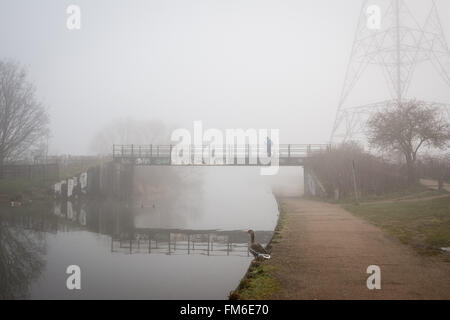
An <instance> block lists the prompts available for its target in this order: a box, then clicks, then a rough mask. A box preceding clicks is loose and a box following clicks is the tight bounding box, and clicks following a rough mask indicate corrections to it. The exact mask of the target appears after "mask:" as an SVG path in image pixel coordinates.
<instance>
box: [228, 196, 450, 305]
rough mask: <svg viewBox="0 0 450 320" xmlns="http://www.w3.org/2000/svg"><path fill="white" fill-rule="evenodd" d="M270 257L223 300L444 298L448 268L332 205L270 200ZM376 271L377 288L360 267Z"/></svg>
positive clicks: (448, 294)
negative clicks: (273, 213) (275, 210)
mask: <svg viewBox="0 0 450 320" xmlns="http://www.w3.org/2000/svg"><path fill="white" fill-rule="evenodd" d="M277 201H278V203H279V207H280V213H281V214H280V219H279V222H278V225H277V232H276V233H275V234H274V238H273V240H272V241H271V243H270V249H271V259H270V260H267V261H263V262H260V263H256V264H253V265H251V266H250V268H249V270H248V272H247V274H246V275H245V277H244V278H243V279H242V280H241V282H240V284H239V286H238V288H237V289H236V290H235V291H233V292H232V293H230V299H449V298H450V279H449V278H448V274H449V272H450V266H449V265H448V263H445V262H444V261H443V260H442V257H429V256H421V255H419V254H418V253H417V252H416V251H414V249H412V248H411V247H409V246H407V245H405V244H403V243H401V242H400V241H399V240H398V239H396V238H394V237H392V236H390V235H388V234H387V233H385V232H383V231H382V230H381V229H379V228H377V227H376V226H374V225H372V224H370V223H369V222H367V221H365V220H363V219H360V218H358V217H355V216H354V215H352V214H350V213H349V212H347V211H346V210H344V209H343V208H341V207H340V206H339V205H335V204H329V203H323V202H318V201H311V200H306V199H302V198H283V197H277ZM371 265H377V266H379V267H380V269H381V290H369V289H368V288H367V284H366V283H367V278H368V277H369V276H370V275H369V274H367V268H368V267H369V266H371Z"/></svg>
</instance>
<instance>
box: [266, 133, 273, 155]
mask: <svg viewBox="0 0 450 320" xmlns="http://www.w3.org/2000/svg"><path fill="white" fill-rule="evenodd" d="M267 155H268V156H269V157H271V156H272V140H270V138H269V137H267Z"/></svg>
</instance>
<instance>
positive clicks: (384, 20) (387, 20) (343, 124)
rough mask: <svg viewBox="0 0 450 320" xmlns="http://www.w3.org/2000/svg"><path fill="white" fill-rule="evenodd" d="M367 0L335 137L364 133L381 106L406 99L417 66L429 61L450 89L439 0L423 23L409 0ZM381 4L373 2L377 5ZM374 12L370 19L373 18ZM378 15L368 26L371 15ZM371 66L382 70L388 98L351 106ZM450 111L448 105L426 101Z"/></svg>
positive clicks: (448, 58)
mask: <svg viewBox="0 0 450 320" xmlns="http://www.w3.org/2000/svg"><path fill="white" fill-rule="evenodd" d="M370 2H371V4H370V5H369V1H368V0H365V1H364V3H363V6H362V9H361V13H360V18H359V22H358V26H357V30H356V35H355V39H354V43H353V49H352V53H351V58H350V62H349V65H348V67H347V73H346V76H345V81H344V86H343V89H342V93H341V97H340V100H339V105H338V108H337V113H336V118H335V122H334V125H333V129H332V133H331V141H332V142H337V141H345V140H348V139H355V137H357V136H358V135H360V134H361V133H362V132H363V131H364V127H365V124H366V120H367V118H368V116H369V115H370V114H371V113H373V112H376V111H377V110H380V109H381V108H385V107H390V106H395V105H396V104H398V103H399V102H402V101H405V100H408V89H409V87H410V84H411V80H412V76H413V73H414V71H415V69H416V66H417V65H418V64H420V63H423V62H431V64H432V65H433V66H434V67H435V69H436V70H437V72H438V74H439V75H440V76H441V77H442V79H443V81H444V82H445V83H446V84H447V85H448V86H449V87H450V51H449V47H448V45H447V42H446V39H445V35H444V32H443V29H442V25H441V22H440V19H439V14H438V8H437V6H436V2H435V0H431V1H430V3H431V10H430V11H429V14H428V17H427V19H426V20H425V23H424V24H422V25H420V24H419V22H418V21H417V19H416V18H415V17H414V16H413V15H412V12H411V10H410V9H409V7H408V6H407V4H406V1H405V0H378V1H376V0H372V1H370ZM374 2H375V3H377V5H375V6H374V5H373V3H374ZM370 15H372V17H371V16H370ZM377 18H380V19H381V20H380V23H379V24H378V25H377V24H376V23H375V24H373V25H370V21H369V20H368V19H377ZM369 65H376V66H378V67H380V68H381V69H382V71H383V75H384V77H385V82H386V83H387V85H388V88H389V91H390V97H385V98H384V99H383V100H381V101H378V102H374V103H370V104H367V105H363V106H349V105H348V104H349V103H348V102H347V101H348V98H349V95H350V94H351V92H352V90H353V89H354V87H355V85H356V84H357V83H358V81H359V80H360V78H361V76H362V75H363V74H364V72H365V71H366V69H367V67H368V66H369ZM424 103H425V104H426V105H434V106H438V107H440V108H442V109H443V112H447V113H450V112H449V110H450V107H449V106H448V105H447V104H445V103H436V102H429V101H427V102H424Z"/></svg>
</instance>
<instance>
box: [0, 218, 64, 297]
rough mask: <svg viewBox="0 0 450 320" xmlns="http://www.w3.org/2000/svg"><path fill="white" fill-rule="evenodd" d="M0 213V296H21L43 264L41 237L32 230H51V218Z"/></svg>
mask: <svg viewBox="0 0 450 320" xmlns="http://www.w3.org/2000/svg"><path fill="white" fill-rule="evenodd" d="M37 218H38V219H32V218H30V216H29V215H23V214H16V215H14V214H6V213H3V214H1V215H0V299H24V298H27V297H28V296H29V289H30V283H31V282H32V281H33V280H35V279H36V278H37V277H38V276H39V275H40V273H41V271H42V269H43V267H44V264H45V263H44V260H43V257H42V256H43V254H44V248H45V245H44V241H43V238H42V236H41V234H40V233H37V232H35V230H37V229H38V230H44V229H45V230H48V231H53V230H55V225H54V224H53V223H52V221H46V220H45V219H42V216H38V217H37Z"/></svg>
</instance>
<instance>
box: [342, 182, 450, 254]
mask: <svg viewBox="0 0 450 320" xmlns="http://www.w3.org/2000/svg"><path fill="white" fill-rule="evenodd" d="M437 193H439V194H441V195H443V194H445V192H444V191H441V192H438V191H435V192H434V194H437ZM447 194H448V193H447ZM410 198H411V199H412V198H414V199H415V200H414V201H389V202H380V203H360V204H359V205H355V204H347V205H345V206H344V208H345V209H346V210H348V211H350V212H351V213H353V214H354V215H356V216H358V217H361V218H363V219H365V220H367V221H369V222H371V223H373V224H375V225H376V226H378V227H380V228H381V229H383V230H384V231H386V232H387V233H389V234H390V235H392V236H394V237H396V238H398V239H399V240H400V241H401V242H403V243H405V244H408V245H410V246H412V247H413V248H414V249H416V251H417V252H419V253H420V254H424V255H436V254H439V253H440V252H442V251H441V250H440V248H442V247H450V194H449V196H448V197H438V198H433V199H424V198H422V200H421V199H420V197H414V196H411V197H410Z"/></svg>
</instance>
